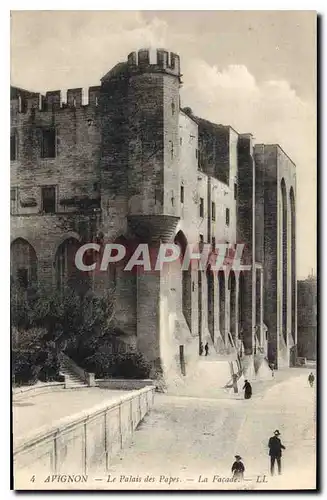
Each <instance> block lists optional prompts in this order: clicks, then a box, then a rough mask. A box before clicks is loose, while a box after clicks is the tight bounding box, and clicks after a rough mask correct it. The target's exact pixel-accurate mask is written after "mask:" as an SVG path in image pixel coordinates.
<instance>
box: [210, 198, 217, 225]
mask: <svg viewBox="0 0 327 500" xmlns="http://www.w3.org/2000/svg"><path fill="white" fill-rule="evenodd" d="M211 219H212V220H213V221H215V220H216V203H215V202H214V201H213V202H212V203H211Z"/></svg>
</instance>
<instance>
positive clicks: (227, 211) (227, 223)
mask: <svg viewBox="0 0 327 500" xmlns="http://www.w3.org/2000/svg"><path fill="white" fill-rule="evenodd" d="M226 226H229V208H226Z"/></svg>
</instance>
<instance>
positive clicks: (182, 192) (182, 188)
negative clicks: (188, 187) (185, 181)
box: [181, 186, 184, 203]
mask: <svg viewBox="0 0 327 500" xmlns="http://www.w3.org/2000/svg"><path fill="white" fill-rule="evenodd" d="M181 203H184V186H181Z"/></svg>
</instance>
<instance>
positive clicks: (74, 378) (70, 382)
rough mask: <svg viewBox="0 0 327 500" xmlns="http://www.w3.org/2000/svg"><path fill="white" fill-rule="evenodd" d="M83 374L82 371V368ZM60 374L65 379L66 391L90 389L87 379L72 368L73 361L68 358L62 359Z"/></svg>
mask: <svg viewBox="0 0 327 500" xmlns="http://www.w3.org/2000/svg"><path fill="white" fill-rule="evenodd" d="M80 370H81V372H82V369H81V368H80ZM60 373H61V374H62V375H63V376H64V377H65V389H78V388H82V387H88V384H87V383H86V382H85V378H84V377H82V376H81V374H77V373H76V370H75V369H74V368H73V366H72V361H71V360H69V358H67V357H61V360H60Z"/></svg>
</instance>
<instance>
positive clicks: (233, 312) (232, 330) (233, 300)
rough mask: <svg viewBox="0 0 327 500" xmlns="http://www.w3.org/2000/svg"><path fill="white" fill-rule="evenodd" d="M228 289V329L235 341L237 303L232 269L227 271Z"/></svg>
mask: <svg viewBox="0 0 327 500" xmlns="http://www.w3.org/2000/svg"><path fill="white" fill-rule="evenodd" d="M228 290H229V294H230V300H229V303H230V311H229V312H230V319H229V330H230V333H231V336H232V338H233V340H234V343H235V340H236V331H237V328H236V307H237V304H236V277H235V273H234V271H233V270H231V271H230V273H229V277H228Z"/></svg>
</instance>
